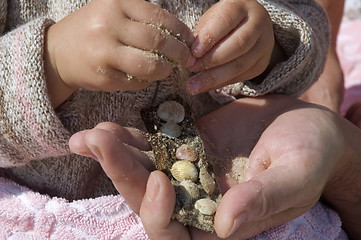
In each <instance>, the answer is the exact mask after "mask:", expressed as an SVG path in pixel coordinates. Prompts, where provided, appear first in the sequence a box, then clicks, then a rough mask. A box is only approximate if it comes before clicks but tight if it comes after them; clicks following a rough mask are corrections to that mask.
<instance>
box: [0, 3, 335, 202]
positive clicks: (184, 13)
mask: <svg viewBox="0 0 361 240" xmlns="http://www.w3.org/2000/svg"><path fill="white" fill-rule="evenodd" d="M152 2H153V3H155V4H158V5H159V6H162V7H163V8H166V9H168V10H169V11H170V12H172V13H174V14H176V15H177V16H178V17H179V18H180V19H181V20H182V21H184V22H185V23H186V24H187V25H189V26H190V27H191V28H192V29H194V26H196V24H197V21H198V19H199V17H200V16H201V15H202V14H203V13H204V12H205V11H206V10H207V9H208V8H209V7H210V6H211V5H212V4H214V3H215V1H200V0H193V1H191V0H182V1H165V0H164V1H162V0H153V1H152ZM86 3H87V1H85V0H74V1H62V0H50V1H43V0H31V1H20V0H11V1H10V0H9V1H7V2H6V1H0V24H1V25H0V29H1V30H3V32H2V35H1V39H0V58H1V60H2V61H1V62H0V93H1V94H0V98H1V99H0V100H1V105H0V167H2V168H3V169H1V171H0V174H1V175H2V176H7V177H9V178H11V179H12V180H14V181H16V182H18V183H20V184H22V185H26V186H27V187H29V188H31V189H33V190H35V191H38V192H40V193H43V194H49V195H50V196H58V197H64V198H66V199H68V200H74V199H82V198H90V197H98V196H103V195H109V194H114V193H116V191H115V189H114V187H113V186H112V184H111V182H110V181H109V179H107V177H106V176H105V174H104V173H103V171H102V169H101V167H100V165H99V164H98V163H96V162H94V161H91V160H89V159H87V158H84V157H80V156H75V155H73V154H71V153H70V151H69V147H68V145H67V142H68V139H69V137H70V135H71V134H72V133H74V132H77V131H80V130H83V129H86V128H92V127H94V126H95V125H96V124H97V123H99V122H102V121H112V122H115V123H118V124H121V125H123V126H131V127H136V128H138V129H140V130H145V128H144V126H143V123H142V120H141V117H140V114H139V112H140V110H141V109H142V108H145V107H148V106H149V105H150V104H153V103H154V104H157V103H159V102H161V101H162V100H163V99H164V98H165V97H166V96H167V95H168V94H172V93H177V94H179V95H180V96H182V97H183V98H184V99H186V100H187V101H188V102H189V104H190V106H191V108H192V110H193V112H194V114H195V116H196V117H199V116H202V115H204V114H206V113H208V112H210V111H212V110H214V109H216V108H218V107H219V106H220V103H219V102H217V101H215V100H214V99H217V95H221V94H217V93H212V94H209V93H205V94H200V95H197V96H190V95H188V94H187V93H186V92H185V91H184V90H183V84H184V82H185V80H186V79H187V78H188V77H189V72H188V71H186V70H185V69H182V68H180V67H176V68H175V69H174V72H173V73H172V74H171V75H170V76H169V77H168V78H167V79H164V80H163V81H158V82H156V83H154V84H152V85H151V86H149V87H148V88H146V89H144V90H140V91H126V92H113V93H105V92H90V91H86V90H78V91H76V92H75V93H74V94H73V95H72V96H71V97H70V98H69V99H68V100H67V101H66V102H65V103H63V104H62V105H61V106H60V107H59V108H58V109H57V111H56V112H55V111H54V109H52V107H51V104H50V101H49V98H48V95H47V91H46V82H45V76H44V66H43V49H44V37H45V29H46V28H47V27H49V26H50V25H51V24H53V23H54V22H57V21H59V20H60V19H62V18H63V17H65V16H67V15H68V14H69V13H71V12H73V11H75V10H77V9H78V8H80V7H82V6H83V5H85V4H86ZM260 3H261V4H263V5H264V6H265V7H266V9H267V10H268V11H269V13H270V15H271V18H272V20H273V22H274V28H275V34H276V38H277V40H278V41H279V43H280V44H281V46H282V47H283V48H284V50H285V51H286V53H287V55H288V60H287V61H285V62H284V63H281V64H279V65H278V66H276V67H275V68H274V69H273V70H272V71H271V73H270V74H269V76H267V77H266V78H265V79H264V80H263V81H262V83H261V84H259V85H257V84H254V83H252V81H249V82H248V83H246V84H234V85H232V86H229V87H226V88H225V90H226V92H227V94H231V95H234V96H238V95H239V94H244V95H250V96H257V95H261V94H266V93H269V92H278V93H286V94H298V93H301V92H302V91H303V90H305V89H306V88H307V87H308V86H309V85H310V84H311V83H312V82H313V81H315V80H316V79H317V78H318V76H319V73H320V72H321V70H322V66H323V64H324V62H325V56H326V53H327V51H326V50H327V43H328V40H327V39H328V37H327V31H326V28H327V20H326V16H325V14H324V13H323V12H322V10H321V8H319V7H318V6H317V5H315V3H314V2H313V1H306V0H292V1H281V0H277V1H264V0H262V1H260ZM221 96H223V95H221ZM9 167H11V168H9Z"/></svg>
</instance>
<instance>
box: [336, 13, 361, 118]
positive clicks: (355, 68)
mask: <svg viewBox="0 0 361 240" xmlns="http://www.w3.org/2000/svg"><path fill="white" fill-rule="evenodd" d="M337 52H338V55H339V58H340V63H341V67H342V70H343V72H344V79H345V96H344V102H343V104H342V106H341V113H342V114H345V113H346V111H347V109H349V107H350V106H351V105H352V104H354V103H356V102H361V19H355V20H346V21H343V22H342V24H341V27H340V32H339V37H338V43H337Z"/></svg>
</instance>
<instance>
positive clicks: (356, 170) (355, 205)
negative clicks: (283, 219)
mask: <svg viewBox="0 0 361 240" xmlns="http://www.w3.org/2000/svg"><path fill="white" fill-rule="evenodd" d="M341 121H343V122H341V126H342V128H341V132H342V133H343V136H340V138H343V139H344V140H345V141H344V148H343V149H344V151H343V152H342V154H341V155H340V158H339V159H338V162H337V164H336V165H335V170H334V171H333V173H332V174H331V176H330V178H329V181H328V182H327V184H326V186H325V189H324V192H323V198H324V199H325V200H326V201H327V202H328V203H329V204H330V205H331V206H332V207H333V208H334V209H335V210H336V211H337V212H338V214H339V215H340V217H341V220H342V222H343V227H344V229H345V230H346V232H347V233H348V234H349V236H350V237H351V238H355V239H359V238H360V237H361V229H360V228H359V223H360V222H361V149H360V147H359V143H360V142H361V130H360V129H358V128H356V127H355V126H353V125H352V124H350V123H349V122H347V121H346V120H344V119H341Z"/></svg>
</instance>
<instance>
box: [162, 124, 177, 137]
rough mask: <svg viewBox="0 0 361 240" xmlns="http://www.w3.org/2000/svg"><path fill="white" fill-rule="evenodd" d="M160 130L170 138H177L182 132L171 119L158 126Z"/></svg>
mask: <svg viewBox="0 0 361 240" xmlns="http://www.w3.org/2000/svg"><path fill="white" fill-rule="evenodd" d="M160 131H161V133H162V134H163V135H165V136H168V137H170V138H177V137H179V136H180V135H181V134H182V129H181V127H180V126H179V125H178V124H176V123H175V122H173V121H169V122H166V123H165V124H164V125H163V126H161V127H160Z"/></svg>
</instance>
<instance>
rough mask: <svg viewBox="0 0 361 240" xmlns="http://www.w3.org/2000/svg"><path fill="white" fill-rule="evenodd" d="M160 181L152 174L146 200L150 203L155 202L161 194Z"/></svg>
mask: <svg viewBox="0 0 361 240" xmlns="http://www.w3.org/2000/svg"><path fill="white" fill-rule="evenodd" d="M159 188H160V186H159V181H158V177H157V175H156V174H154V173H153V172H152V173H150V175H149V178H148V183H147V190H146V199H147V201H148V202H153V201H154V200H155V199H156V198H157V195H158V193H159Z"/></svg>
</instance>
